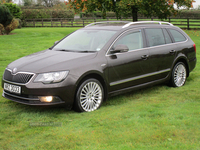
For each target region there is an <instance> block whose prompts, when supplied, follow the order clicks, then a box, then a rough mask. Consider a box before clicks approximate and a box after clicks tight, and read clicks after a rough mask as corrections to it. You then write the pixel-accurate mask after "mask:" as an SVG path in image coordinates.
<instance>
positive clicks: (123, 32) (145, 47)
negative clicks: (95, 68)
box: [105, 28, 188, 56]
mask: <svg viewBox="0 0 200 150" xmlns="http://www.w3.org/2000/svg"><path fill="white" fill-rule="evenodd" d="M137 29H140V28H136V30H137ZM142 29H144V28H141V30H142ZM161 29H162V28H161ZM163 29H167V28H163ZM168 29H171V28H168ZM130 30H135V29H130ZM130 30H126V31H125V32H123V33H122V34H120V35H119V36H118V37H117V38H116V39H115V40H114V41H113V42H112V44H111V45H110V47H109V48H108V50H107V52H106V55H105V56H112V55H118V54H125V53H115V54H108V52H109V51H110V49H111V47H112V46H113V45H114V43H115V42H116V41H117V40H118V39H119V38H120V37H121V36H122V35H123V34H125V33H126V32H128V31H130ZM174 30H175V29H174ZM141 32H142V31H141ZM182 35H183V34H182ZM183 36H184V37H185V38H186V40H185V41H180V42H174V43H169V44H163V45H156V46H151V47H144V48H141V49H134V50H130V51H128V52H126V53H131V52H135V51H140V50H146V49H150V48H157V47H163V46H169V45H174V44H177V43H179V44H181V43H186V42H187V41H188V38H187V37H186V36H185V35H183Z"/></svg>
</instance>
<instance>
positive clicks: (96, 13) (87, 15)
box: [80, 11, 116, 18]
mask: <svg viewBox="0 0 200 150" xmlns="http://www.w3.org/2000/svg"><path fill="white" fill-rule="evenodd" d="M80 17H81V18H82V17H102V13H101V11H94V12H92V13H86V12H82V13H80ZM106 17H116V15H115V12H106Z"/></svg>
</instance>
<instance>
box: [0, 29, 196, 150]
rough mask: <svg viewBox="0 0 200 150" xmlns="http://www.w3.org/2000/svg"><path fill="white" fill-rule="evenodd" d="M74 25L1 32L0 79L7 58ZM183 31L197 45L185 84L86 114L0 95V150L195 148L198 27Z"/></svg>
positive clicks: (115, 100)
mask: <svg viewBox="0 0 200 150" xmlns="http://www.w3.org/2000/svg"><path fill="white" fill-rule="evenodd" d="M76 29H77V28H23V29H16V30H14V31H13V32H12V35H5V36H0V78H2V75H3V72H4V69H5V68H6V66H7V65H8V64H9V63H10V62H12V61H14V60H15V59H18V58H20V57H22V56H25V55H28V54H31V53H34V52H37V51H41V50H44V49H47V48H49V47H50V46H52V45H53V43H54V42H55V41H57V40H59V39H61V38H63V37H64V36H65V35H66V34H69V33H71V32H72V31H74V30H76ZM186 32H187V33H188V34H189V36H190V37H191V38H192V39H193V41H194V42H195V43H196V46H197V59H198V62H197V66H196V68H195V70H194V71H193V72H192V73H191V74H190V77H189V78H188V79H187V82H186V84H185V86H183V87H180V88H172V87H168V86H166V85H157V86H154V87H151V88H146V89H142V90H138V91H134V92H131V93H127V94H124V95H120V96H116V97H112V98H109V100H108V101H106V102H105V103H103V105H102V107H101V108H100V109H99V110H97V111H94V112H90V113H76V112H74V111H72V110H65V109H64V108H40V107H31V106H26V105H22V104H18V103H15V102H12V101H10V100H7V99H5V98H3V97H0V149H4V150H8V149H11V150H14V149H19V150H21V149H48V150H49V149H77V150H79V149H80V150H85V149H89V150H101V149H104V150H129V149H155V150H165V149H172V150H174V149H180V150H185V149H188V150H199V149H200V89H199V87H200V62H199V60H200V37H199V35H200V31H191V30H190V31H186ZM2 91H3V89H2V88H1V87H0V93H2Z"/></svg>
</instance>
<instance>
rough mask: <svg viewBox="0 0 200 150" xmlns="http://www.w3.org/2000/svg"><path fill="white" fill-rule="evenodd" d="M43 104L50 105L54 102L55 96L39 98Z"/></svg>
mask: <svg viewBox="0 0 200 150" xmlns="http://www.w3.org/2000/svg"><path fill="white" fill-rule="evenodd" d="M38 98H39V99H40V101H41V102H47V103H50V102H52V100H53V96H39V97H38Z"/></svg>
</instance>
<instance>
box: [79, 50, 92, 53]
mask: <svg viewBox="0 0 200 150" xmlns="http://www.w3.org/2000/svg"><path fill="white" fill-rule="evenodd" d="M77 52H79V53H95V52H96V51H87V50H86V51H77Z"/></svg>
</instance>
